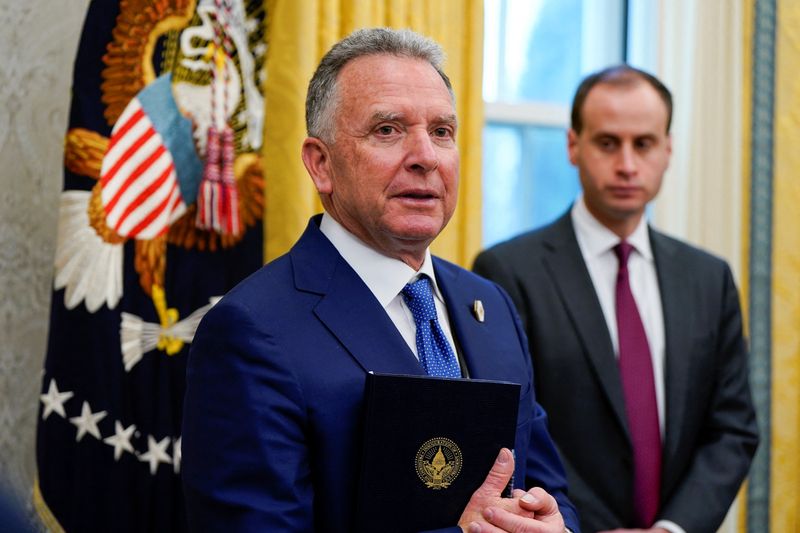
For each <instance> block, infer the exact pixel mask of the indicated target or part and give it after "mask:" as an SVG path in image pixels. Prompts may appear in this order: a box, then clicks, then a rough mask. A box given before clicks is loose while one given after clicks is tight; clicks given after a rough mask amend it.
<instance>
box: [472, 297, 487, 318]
mask: <svg viewBox="0 0 800 533" xmlns="http://www.w3.org/2000/svg"><path fill="white" fill-rule="evenodd" d="M472 314H473V315H475V318H477V319H478V322H481V323H483V320H484V318H485V313H484V311H483V302H482V301H480V300H475V301H474V302H472Z"/></svg>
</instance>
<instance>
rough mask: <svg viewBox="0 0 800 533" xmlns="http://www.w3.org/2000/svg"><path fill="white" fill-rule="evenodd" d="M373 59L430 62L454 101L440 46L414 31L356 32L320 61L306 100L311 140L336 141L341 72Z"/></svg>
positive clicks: (388, 29) (307, 121)
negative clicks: (356, 61) (361, 60)
mask: <svg viewBox="0 0 800 533" xmlns="http://www.w3.org/2000/svg"><path fill="white" fill-rule="evenodd" d="M370 55H393V56H398V57H409V58H413V59H420V60H423V61H427V62H428V63H430V64H431V66H432V67H433V68H434V69H436V72H438V73H439V76H441V77H442V80H444V84H445V86H446V87H447V90H448V91H449V92H450V96H451V97H452V98H453V99H454V100H455V95H454V93H453V86H452V85H451V83H450V79H449V78H448V77H447V74H445V73H444V70H443V69H442V65H443V64H444V51H442V47H441V46H439V44H438V43H436V42H435V41H433V40H432V39H429V38H428V37H424V36H422V35H420V34H418V33H415V32H413V31H411V30H394V29H391V28H365V29H361V30H356V31H354V32H353V33H351V34H350V35H348V36H347V37H345V38H344V39H342V40H341V41H339V42H338V43H336V44H335V45H333V48H331V49H330V50H329V51H328V53H327V54H325V56H324V57H323V58H322V61H320V63H319V66H318V67H317V70H316V72H314V76H312V78H311V82H310V83H309V84H308V95H307V96H306V130H307V131H308V135H309V137H316V138H318V139H322V140H323V141H326V142H332V141H333V128H334V114H335V113H334V112H335V110H336V107H337V105H336V104H337V102H336V95H337V80H338V76H339V72H340V71H341V70H342V68H344V66H345V65H346V64H347V63H349V62H350V61H352V60H354V59H357V58H359V57H363V56H370Z"/></svg>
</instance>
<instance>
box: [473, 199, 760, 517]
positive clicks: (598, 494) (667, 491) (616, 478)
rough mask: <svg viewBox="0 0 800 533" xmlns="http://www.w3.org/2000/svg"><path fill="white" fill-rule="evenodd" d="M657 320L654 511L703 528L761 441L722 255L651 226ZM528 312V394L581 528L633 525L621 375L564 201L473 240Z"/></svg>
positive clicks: (479, 269)
mask: <svg viewBox="0 0 800 533" xmlns="http://www.w3.org/2000/svg"><path fill="white" fill-rule="evenodd" d="M649 233H650V242H651V246H652V250H653V256H654V260H655V264H656V272H657V276H658V284H659V290H660V292H661V299H662V306H663V311H664V328H665V340H666V348H665V352H666V353H665V361H664V365H665V369H664V381H665V418H666V421H665V422H666V424H665V437H664V445H663V468H662V480H661V504H660V507H659V513H658V515H657V519H666V520H672V521H673V522H675V523H676V524H678V525H680V526H682V527H683V528H684V529H685V530H686V531H687V533H696V532H697V533H702V532H712V531H714V530H715V529H716V525H714V524H718V523H720V522H721V521H722V519H723V518H724V516H725V513H726V511H727V509H728V508H729V506H730V503H731V501H732V500H733V498H734V497H735V494H736V492H737V490H738V488H739V486H740V483H741V481H742V480H743V478H744V477H745V476H746V474H747V471H748V469H749V465H750V461H751V458H752V455H753V454H754V453H755V449H756V446H757V442H758V437H757V427H756V421H755V414H754V411H753V406H752V403H751V399H750V392H749V386H748V382H747V348H746V345H745V342H744V340H743V338H742V318H741V312H740V309H739V299H738V294H737V291H736V287H735V285H734V281H733V277H732V275H731V272H730V269H729V268H728V265H727V264H726V263H725V262H724V261H722V260H721V259H718V258H716V257H713V256H711V255H709V254H708V253H705V252H703V251H701V250H698V249H697V248H694V247H691V246H689V245H687V244H685V243H682V242H679V241H677V240H675V239H672V238H670V237H667V236H666V235H663V234H661V233H659V232H657V231H654V230H652V228H651V229H650V232H649ZM473 270H474V271H475V272H476V273H478V274H481V275H483V276H485V277H487V278H489V279H492V280H494V281H496V282H497V283H499V284H500V285H501V286H502V287H504V288H505V289H506V290H507V291H508V293H509V294H510V296H511V298H512V300H513V301H514V302H515V304H516V306H517V309H518V311H519V313H520V316H521V317H522V319H523V323H524V324H525V328H526V333H527V335H528V341H529V343H530V348H531V356H532V357H533V366H534V377H535V385H536V391H537V397H538V399H539V402H540V403H541V404H542V406H543V407H544V409H545V410H546V411H547V413H548V415H549V417H550V432H551V435H552V436H553V438H554V440H555V441H556V446H557V447H558V448H559V451H560V452H561V456H562V459H563V460H564V463H565V466H566V468H567V478H568V480H569V488H570V498H571V499H572V501H573V503H575V506H576V507H577V508H578V512H579V514H580V517H581V528H582V529H583V531H585V532H586V531H588V532H591V531H597V530H602V529H612V528H615V527H630V524H631V522H632V520H633V516H634V515H633V508H632V502H633V496H632V490H633V489H632V485H633V481H632V474H633V471H632V465H633V457H632V451H631V445H630V440H629V437H628V431H627V423H626V418H625V410H624V409H625V407H624V400H623V393H622V384H621V378H620V374H619V370H618V366H617V361H616V357H615V354H614V351H613V347H612V342H611V337H610V335H609V332H608V326H607V325H606V321H605V318H604V316H603V311H602V309H601V307H600V302H599V300H598V298H597V295H596V292H595V290H594V286H593V284H592V280H591V278H590V276H589V271H588V270H587V267H586V264H585V262H584V260H583V256H582V255H581V251H580V248H579V247H578V241H577V239H576V237H575V231H574V229H573V225H572V220H571V218H570V213H569V212H567V213H566V214H565V215H564V216H562V217H560V218H559V219H558V220H556V221H555V222H554V223H553V224H551V225H550V226H547V227H545V228H543V229H541V230H538V231H533V232H529V233H526V234H523V235H521V236H518V237H516V238H514V239H512V240H510V241H507V242H505V243H501V244H499V245H497V246H495V247H493V248H491V249H489V250H487V251H485V252H482V253H481V254H480V255H479V256H478V258H477V259H476V261H475V265H474V269H473Z"/></svg>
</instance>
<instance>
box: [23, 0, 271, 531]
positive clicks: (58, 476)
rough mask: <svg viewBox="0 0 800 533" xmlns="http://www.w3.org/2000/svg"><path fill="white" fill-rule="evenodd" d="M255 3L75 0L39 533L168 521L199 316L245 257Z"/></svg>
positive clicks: (178, 518)
mask: <svg viewBox="0 0 800 533" xmlns="http://www.w3.org/2000/svg"><path fill="white" fill-rule="evenodd" d="M265 15H266V13H265V8H264V5H263V2H262V1H261V0H259V1H250V0H92V2H91V3H90V5H89V8H88V12H87V14H86V19H85V22H84V28H83V34H82V37H81V41H80V45H79V50H78V54H77V58H76V61H75V65H74V78H73V87H72V104H71V112H70V117H69V125H68V128H67V132H66V137H65V144H64V189H63V193H62V195H61V203H60V213H59V227H58V243H57V251H56V257H55V265H54V267H55V275H54V290H53V298H52V309H51V318H50V332H49V341H48V348H47V356H46V361H45V368H44V372H43V382H42V393H41V397H40V398H41V405H40V411H39V422H38V432H37V463H38V476H37V481H36V485H35V487H34V498H35V503H36V507H37V510H38V511H39V515H40V517H41V518H42V520H43V522H44V523H45V525H46V526H47V527H48V528H49V529H50V530H51V531H67V532H83V531H122V532H126V531H130V532H141V531H170V532H173V531H177V532H179V531H184V530H185V529H186V521H185V517H184V511H183V501H182V493H181V482H180V469H181V452H180V450H181V446H180V443H181V433H180V430H181V416H182V400H183V393H184V374H185V368H186V358H187V355H188V347H189V345H190V343H191V342H192V339H193V336H194V331H195V329H196V327H197V324H198V323H199V321H200V319H201V318H202V316H203V315H204V314H205V312H206V311H207V310H208V309H209V308H210V307H211V306H213V305H214V303H215V302H216V301H217V299H218V298H219V297H221V296H222V295H223V294H224V293H225V292H226V291H227V290H229V289H230V288H231V287H232V286H233V285H234V284H236V283H237V282H238V281H240V280H241V279H242V278H244V277H245V276H247V275H248V274H250V273H251V272H253V271H254V270H256V269H257V268H259V267H260V266H261V264H262V249H263V244H262V223H261V216H262V213H263V209H264V205H263V203H264V199H263V185H264V176H263V174H262V162H261V157H260V155H259V154H260V151H261V149H262V132H263V125H264V102H263V94H262V91H261V87H263V82H264V76H265V72H264V64H265V56H266V51H267V43H266V38H265V35H266V32H265Z"/></svg>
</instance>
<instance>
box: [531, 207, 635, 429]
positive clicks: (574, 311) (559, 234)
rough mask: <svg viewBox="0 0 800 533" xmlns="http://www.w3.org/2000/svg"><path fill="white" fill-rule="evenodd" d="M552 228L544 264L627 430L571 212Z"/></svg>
mask: <svg viewBox="0 0 800 533" xmlns="http://www.w3.org/2000/svg"><path fill="white" fill-rule="evenodd" d="M552 229H553V231H552V233H551V235H550V238H549V239H547V240H546V241H545V243H544V246H545V248H546V249H547V251H548V252H549V253H546V254H544V256H543V258H544V259H543V261H544V267H545V269H546V271H547V273H548V275H549V276H550V278H551V279H552V280H553V283H554V284H555V286H556V288H557V290H558V292H559V294H560V297H561V301H562V303H563V305H564V307H565V309H566V311H567V314H568V315H569V318H570V321H571V322H572V325H573V327H574V328H575V331H576V333H577V334H578V337H579V338H580V341H581V344H582V345H583V348H584V353H585V354H586V356H587V358H588V360H589V364H590V365H591V367H592V368H593V369H594V372H595V374H596V376H597V379H598V381H599V383H600V386H601V388H602V389H603V391H604V392H605V394H606V397H607V398H608V401H609V403H610V404H611V406H612V410H613V411H614V414H615V415H616V419H617V422H618V423H619V424H620V427H621V428H622V429H623V431H625V432H626V433H627V421H626V416H625V401H624V398H623V394H622V381H621V379H620V375H619V370H618V366H617V360H616V357H615V356H614V348H613V345H612V344H611V337H610V336H609V333H608V325H607V324H606V320H605V316H604V315H603V310H602V308H601V307H600V302H599V300H598V299H597V293H596V292H595V290H594V285H593V284H592V279H591V277H590V276H589V271H588V270H587V269H586V263H585V262H584V260H583V256H582V255H581V251H580V248H579V246H578V241H577V239H576V237H575V231H574V229H573V227H572V220H571V218H570V214H569V212H567V214H566V215H565V216H563V217H561V218H560V219H559V220H558V221H557V222H556V223H555V224H554V226H553V228H552ZM543 319H545V320H546V317H543Z"/></svg>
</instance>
